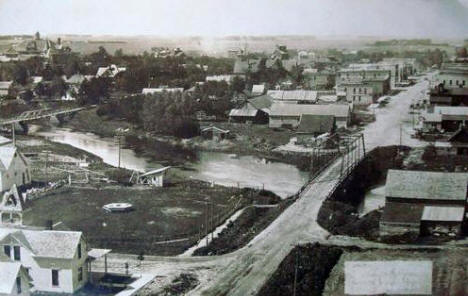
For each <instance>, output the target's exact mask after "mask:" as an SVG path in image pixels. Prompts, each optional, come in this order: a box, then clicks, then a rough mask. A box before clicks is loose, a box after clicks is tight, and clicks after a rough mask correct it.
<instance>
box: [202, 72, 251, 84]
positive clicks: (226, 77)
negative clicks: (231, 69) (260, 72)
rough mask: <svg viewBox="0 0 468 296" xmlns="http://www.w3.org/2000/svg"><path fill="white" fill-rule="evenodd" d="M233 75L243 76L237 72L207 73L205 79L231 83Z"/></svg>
mask: <svg viewBox="0 0 468 296" xmlns="http://www.w3.org/2000/svg"><path fill="white" fill-rule="evenodd" d="M235 77H243V75H238V74H225V75H208V76H206V78H205V81H207V82H208V81H215V82H226V83H227V84H231V83H232V81H233V80H234V78H235Z"/></svg>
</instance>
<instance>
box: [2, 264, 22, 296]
mask: <svg viewBox="0 0 468 296" xmlns="http://www.w3.org/2000/svg"><path fill="white" fill-rule="evenodd" d="M20 271H21V263H19V262H5V261H0V294H1V295H10V293H11V292H12V291H13V289H14V287H15V285H16V278H17V277H18V275H19V273H20Z"/></svg>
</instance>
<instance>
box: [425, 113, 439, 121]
mask: <svg viewBox="0 0 468 296" xmlns="http://www.w3.org/2000/svg"><path fill="white" fill-rule="evenodd" d="M421 117H422V118H424V122H442V115H441V114H435V113H425V114H423V115H421Z"/></svg>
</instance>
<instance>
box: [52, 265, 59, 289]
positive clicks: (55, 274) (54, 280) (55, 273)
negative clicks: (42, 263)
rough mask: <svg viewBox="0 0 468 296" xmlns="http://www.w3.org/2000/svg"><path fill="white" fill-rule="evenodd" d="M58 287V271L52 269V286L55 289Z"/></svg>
mask: <svg viewBox="0 0 468 296" xmlns="http://www.w3.org/2000/svg"><path fill="white" fill-rule="evenodd" d="M58 285H59V271H58V270H56V269H52V286H54V287H57V286H58Z"/></svg>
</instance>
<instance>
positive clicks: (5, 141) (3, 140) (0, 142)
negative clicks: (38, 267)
mask: <svg viewBox="0 0 468 296" xmlns="http://www.w3.org/2000/svg"><path fill="white" fill-rule="evenodd" d="M10 143H11V140H10V139H8V138H5V137H2V136H0V146H2V145H5V144H10Z"/></svg>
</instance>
